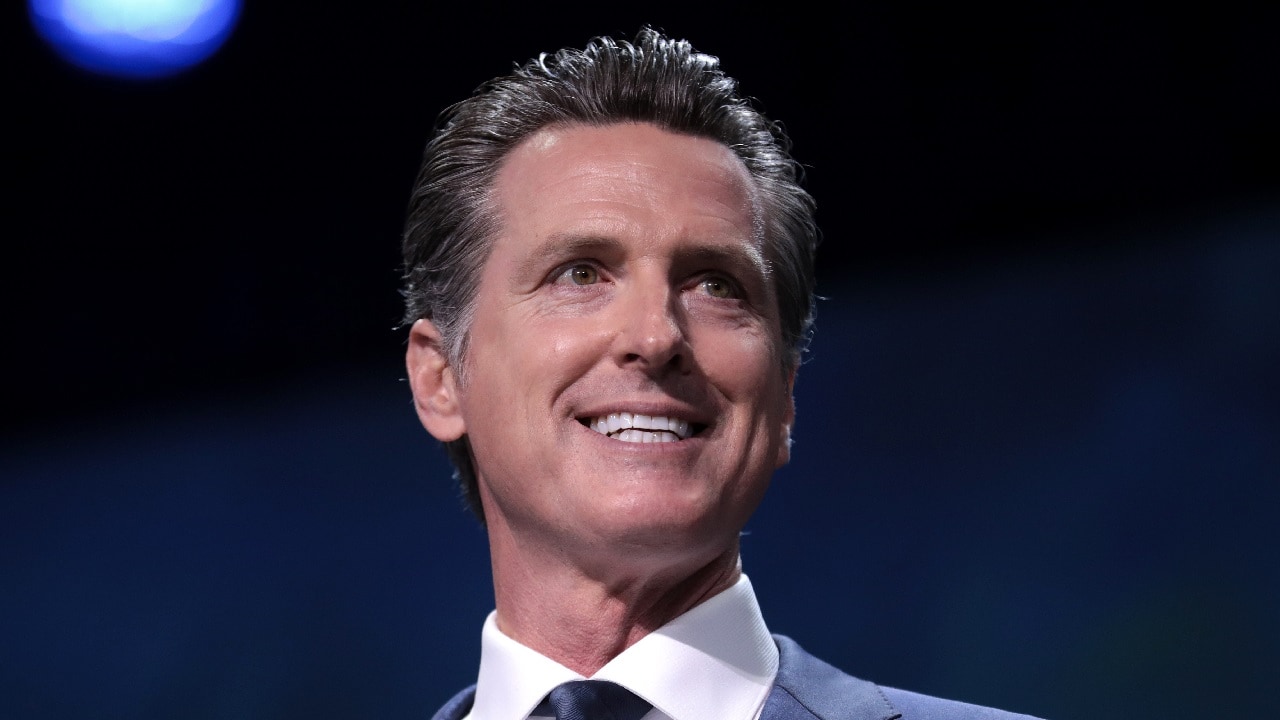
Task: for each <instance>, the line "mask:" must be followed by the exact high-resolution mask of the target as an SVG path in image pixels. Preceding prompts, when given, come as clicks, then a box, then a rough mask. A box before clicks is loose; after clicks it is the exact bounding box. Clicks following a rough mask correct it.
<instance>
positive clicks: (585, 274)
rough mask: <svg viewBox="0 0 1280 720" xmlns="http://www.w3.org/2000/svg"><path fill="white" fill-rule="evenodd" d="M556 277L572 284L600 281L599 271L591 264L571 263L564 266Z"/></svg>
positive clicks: (592, 283) (590, 283)
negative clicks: (569, 265) (571, 264)
mask: <svg viewBox="0 0 1280 720" xmlns="http://www.w3.org/2000/svg"><path fill="white" fill-rule="evenodd" d="M558 279H559V280H561V281H565V280H567V281H568V282H571V283H573V284H574V285H594V284H596V283H598V282H600V272H599V271H598V270H596V269H595V268H594V267H592V266H591V265H573V266H571V267H568V268H565V270H564V272H562V273H560V277H559V278H558Z"/></svg>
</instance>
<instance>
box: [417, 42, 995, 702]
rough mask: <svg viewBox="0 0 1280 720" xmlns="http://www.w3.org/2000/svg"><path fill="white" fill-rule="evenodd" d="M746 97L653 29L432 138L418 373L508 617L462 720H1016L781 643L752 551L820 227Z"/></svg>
mask: <svg viewBox="0 0 1280 720" xmlns="http://www.w3.org/2000/svg"><path fill="white" fill-rule="evenodd" d="M735 93H736V90H735V83H734V81H733V80H731V79H730V78H728V77H726V76H725V75H724V74H723V73H722V72H721V71H720V70H719V68H718V61H717V60H716V59H715V58H712V57H709V56H707V55H703V54H700V53H697V52H695V51H694V50H693V49H692V47H691V46H690V45H689V44H688V43H686V42H683V41H675V40H672V39H670V38H666V37H664V36H662V35H661V34H659V33H657V32H654V31H652V30H648V29H645V30H642V31H641V32H640V33H639V34H638V35H637V37H636V38H635V39H634V41H632V42H618V41H614V40H612V39H609V38H598V39H596V40H594V41H593V42H592V43H590V44H589V46H588V47H587V48H586V49H585V51H580V50H562V51H560V52H558V53H556V54H555V55H551V56H546V55H544V56H542V57H540V58H538V59H536V60H533V61H530V62H529V63H527V64H525V65H524V66H523V67H520V68H518V69H517V70H516V71H515V72H514V73H513V74H512V75H510V76H507V77H503V78H497V79H495V80H492V81H490V82H488V83H486V84H485V85H483V86H481V88H479V90H478V91H477V93H476V94H474V95H473V96H472V97H471V98H470V99H468V100H466V101H463V102H462V103H459V104H457V105H455V106H453V107H452V108H450V109H449V110H448V111H446V113H445V115H444V116H443V118H442V123H441V124H440V125H439V126H438V128H437V133H436V135H435V136H434V137H433V138H432V140H431V141H430V142H429V144H428V147H427V150H426V155H425V159H424V161H423V165H422V169H421V172H420V174H419V177H418V180H417V183H416V185H415V189H414V192H413V197H412V199H411V202H410V207H409V215H408V221H407V228H406V233H405V239H404V251H405V290H404V294H405V297H406V303H407V311H406V322H408V323H411V330H410V332H409V342H408V351H407V366H408V376H409V381H410V384H411V387H412V389H413V396H414V402H415V407H416V409H417V412H418V415H419V417H420V419H421V421H422V423H423V425H424V426H425V427H426V429H427V430H428V431H429V432H430V433H431V435H433V436H434V437H435V438H437V439H438V440H441V441H442V442H444V443H446V447H447V449H448V451H449V453H450V457H451V458H452V460H453V462H454V464H455V466H456V468H457V477H458V479H459V480H460V482H461V484H462V486H463V489H464V494H465V497H466V499H467V501H468V503H469V504H470V506H471V508H472V509H473V510H474V511H475V512H476V514H477V516H478V517H479V518H480V519H481V522H483V523H484V524H485V527H486V530H487V532H488V536H489V542H490V552H491V560H492V571H493V582H494V593H495V598H496V604H497V608H496V610H495V611H494V612H493V613H491V614H490V616H489V618H488V620H487V621H486V623H485V626H484V628H483V630H482V639H481V642H482V659H481V664H480V671H479V679H478V682H477V684H476V685H475V686H474V687H473V688H468V689H467V690H465V691H463V692H462V693H461V694H459V695H458V696H457V697H455V698H454V699H453V700H451V701H450V702H449V703H448V704H447V705H446V706H445V707H444V708H443V709H442V710H441V711H440V712H439V713H438V714H437V715H436V717H437V718H470V719H471V720H519V719H522V718H526V717H535V718H537V717H558V718H561V720H565V719H566V718H570V717H573V718H594V717H601V718H615V717H616V718H617V719H618V720H622V718H624V717H626V718H632V717H636V718H638V717H644V718H646V719H647V720H663V719H666V718H671V719H672V720H711V719H716V720H732V719H740V720H752V718H763V719H764V720H774V719H776V718H787V719H790V718H796V719H799V718H815V717H816V718H824V719H826V720H835V719H837V718H849V719H852V718H858V719H865V720H870V719H872V718H878V719H881V720H884V719H888V718H897V717H903V718H940V717H955V718H969V717H1011V716H1007V715H1006V714H1004V713H1000V712H998V711H994V710H989V709H986V708H978V707H974V706H970V705H964V704H961V703H953V702H948V701H943V700H938V699H935V698H928V697H925V696H921V695H916V694H913V693H908V692H903V691H900V690H894V689H889V688H880V687H877V686H875V685H873V684H871V683H868V682H864V681H861V680H857V679H854V678H852V677H849V676H847V675H844V674H843V673H841V672H840V671H838V670H836V669H835V668H832V667H831V666H829V665H826V664H825V663H823V662H821V661H820V660H817V659H816V658H813V657H812V656H810V655H808V654H806V653H805V652H804V651H803V650H802V649H800V648H799V647H798V646H797V645H796V644H795V643H794V642H792V641H790V640H788V639H787V638H785V637H781V636H777V637H774V636H771V635H770V634H769V632H768V630H767V629H766V626H765V624H764V620H763V618H762V617H761V615H760V610H759V608H758V606H757V604H756V601H755V596H754V594H753V592H752V589H751V585H750V583H749V581H748V580H747V577H746V576H745V575H743V574H742V571H741V563H740V559H739V555H738V536H739V532H740V531H741V530H742V528H743V526H744V525H745V523H746V521H747V519H748V518H749V517H750V515H751V513H752V512H753V511H754V509H755V508H756V506H757V504H758V503H759V502H760V500H761V498H762V496H763V495H764V492H765V489H766V487H767V486H768V484H769V480H770V477H771V475H772V474H773V471H774V470H775V469H777V468H778V467H779V466H781V465H782V464H784V463H785V462H787V460H788V457H789V452H790V428H791V425H792V421H793V418H794V414H795V411H794V407H793V403H792V386H793V383H794V381H795V376H796V368H797V366H798V364H799V360H800V354H801V352H802V350H803V349H804V343H805V340H806V337H807V333H808V330H809V326H810V323H811V320H812V291H813V262H814V260H813V258H814V250H815V247H816V245H817V229H816V226H815V225H814V222H813V203H812V200H811V198H810V197H809V195H808V194H807V193H805V191H804V190H802V189H801V188H800V186H799V184H798V182H797V173H796V168H795V165H794V164H793V162H792V160H791V159H790V157H789V155H788V153H787V149H786V148H787V141H786V138H785V137H784V136H783V135H782V133H781V131H780V130H779V129H778V128H777V127H776V126H775V125H773V124H771V123H769V122H768V121H767V120H766V119H765V118H764V117H763V116H762V115H761V114H760V113H758V112H757V111H756V110H754V109H752V108H751V107H750V105H749V104H748V103H747V102H746V101H744V100H742V99H741V98H739V97H738V96H737V95H736V94H735ZM588 678H589V679H591V680H594V681H600V682H594V683H583V682H581V681H583V680H584V679H588ZM577 702H585V703H590V702H595V703H597V704H598V705H597V706H595V707H597V709H588V708H585V707H584V706H575V707H570V705H573V704H574V703H577ZM632 706H634V707H632ZM633 710H634V712H632V711H633Z"/></svg>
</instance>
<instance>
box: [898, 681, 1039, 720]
mask: <svg viewBox="0 0 1280 720" xmlns="http://www.w3.org/2000/svg"><path fill="white" fill-rule="evenodd" d="M880 692H882V693H884V696H885V698H886V699H887V700H888V701H889V703H890V704H891V705H893V707H894V709H896V710H898V711H899V712H900V713H902V720H1036V718H1034V717H1032V716H1031V715H1019V714H1017V713H1011V712H1007V711H1004V710H997V709H995V708H990V707H984V706H982V705H971V704H969V703H966V702H960V701H959V700H944V699H942V698H938V697H933V696H931V695H922V694H920V693H917V692H911V691H910V690H900V689H898V688H891V687H881V688H880Z"/></svg>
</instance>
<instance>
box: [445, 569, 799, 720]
mask: <svg viewBox="0 0 1280 720" xmlns="http://www.w3.org/2000/svg"><path fill="white" fill-rule="evenodd" d="M496 618H497V612H496V611H494V612H491V613H489V617H488V618H487V619H486V620H485V623H484V630H483V631H482V632H481V635H480V677H479V679H478V680H477V681H476V697H475V705H473V706H472V708H471V713H470V714H469V715H468V716H467V720H525V718H540V717H542V716H538V715H530V713H531V712H533V710H534V708H536V707H537V706H538V704H539V703H541V702H542V699H543V698H545V697H546V696H547V693H548V692H550V691H551V689H552V688H554V687H555V686H556V685H559V684H560V683H563V682H568V681H570V680H582V679H584V678H583V676H581V675H579V674H578V673H576V672H574V671H573V670H570V669H569V668H567V667H565V666H563V665H561V664H560V663H558V662H556V661H554V660H552V659H551V658H548V657H546V656H545V655H542V654H541V653H538V652H537V651H535V650H531V649H529V648H527V647H525V646H524V645H521V644H520V643H518V642H516V641H515V640H512V639H511V638H509V637H507V636H506V635H504V634H503V633H502V631H501V630H499V629H498V624H497V620H496ZM777 675H778V647H777V645H775V644H774V642H773V638H772V637H771V636H770V635H769V629H768V628H767V627H765V624H764V617H763V616H762V615H761V614H760V606H759V604H758V603H757V602H756V595H755V592H754V591H752V589H751V582H750V581H749V580H748V579H747V576H746V575H745V574H744V575H742V576H740V577H739V578H738V582H737V583H735V584H734V585H733V586H732V587H730V588H728V589H726V590H725V591H723V592H721V593H720V594H718V595H715V596H714V597H711V598H709V599H708V600H706V601H704V602H702V603H701V604H699V605H697V606H695V607H693V608H692V609H690V610H689V611H688V612H686V613H685V614H683V615H681V616H679V617H677V618H675V619H674V620H672V621H671V622H669V623H667V624H666V625H663V626H662V627H660V628H658V629H657V630H655V631H653V632H651V633H649V634H648V635H646V636H644V637H643V638H641V639H640V640H639V641H637V642H636V644H635V645H632V646H631V647H629V648H627V649H626V650H624V651H623V652H622V654H620V655H618V656H617V657H615V658H614V659H612V660H610V661H609V663H608V664H607V665H605V666H604V667H602V668H600V671H599V672H597V673H596V674H595V675H592V676H591V679H594V680H611V681H613V682H615V683H618V684H619V685H622V686H624V687H626V688H627V689H629V690H631V691H632V692H634V693H635V694H637V695H639V696H640V697H642V698H644V699H645V700H648V701H649V702H650V703H652V705H653V709H652V710H650V711H649V713H648V714H647V715H645V716H644V718H643V720H707V719H708V718H716V720H755V719H756V718H758V717H759V716H760V710H761V709H762V708H763V707H764V701H765V698H766V697H767V696H768V695H769V691H770V690H772V689H773V681H774V679H775V678H776V677H777Z"/></svg>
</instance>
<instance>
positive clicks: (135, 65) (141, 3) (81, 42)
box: [29, 0, 240, 79]
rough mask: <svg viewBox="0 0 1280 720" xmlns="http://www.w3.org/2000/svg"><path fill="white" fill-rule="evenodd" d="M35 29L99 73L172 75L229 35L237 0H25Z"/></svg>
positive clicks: (65, 55) (78, 62) (66, 56)
mask: <svg viewBox="0 0 1280 720" xmlns="http://www.w3.org/2000/svg"><path fill="white" fill-rule="evenodd" d="M29 9H30V13H31V23H32V24H33V25H34V26H35V29H36V32H38V33H39V34H40V36H41V37H43V38H44V39H45V41H46V42H48V43H49V45H50V46H52V47H53V49H54V50H55V51H56V52H57V53H58V54H59V55H60V56H62V58H64V59H65V60H67V61H68V62H70V63H71V64H73V65H75V66H77V67H80V68H83V69H85V70H89V71H92V72H95V73H99V74H103V75H111V76H114V77H125V78H137V79H149V78H161V77H168V76H171V75H176V74H177V73H180V72H182V71H183V70H186V69H188V68H191V67H193V66H195V65H197V64H199V63H200V62H202V61H204V60H205V59H207V58H208V57H209V56H210V55H212V54H213V53H214V52H215V51H217V50H218V48H220V47H222V43H223V42H225V41H226V39H227V37H228V36H230V35H231V30H232V29H233V28H234V26H235V21H236V18H237V17H239V15H240V0H29Z"/></svg>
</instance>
